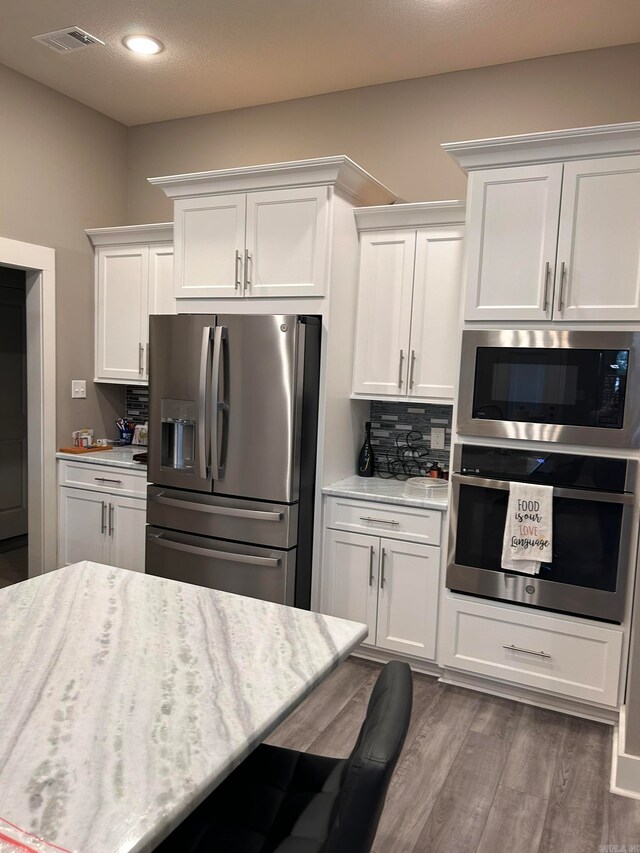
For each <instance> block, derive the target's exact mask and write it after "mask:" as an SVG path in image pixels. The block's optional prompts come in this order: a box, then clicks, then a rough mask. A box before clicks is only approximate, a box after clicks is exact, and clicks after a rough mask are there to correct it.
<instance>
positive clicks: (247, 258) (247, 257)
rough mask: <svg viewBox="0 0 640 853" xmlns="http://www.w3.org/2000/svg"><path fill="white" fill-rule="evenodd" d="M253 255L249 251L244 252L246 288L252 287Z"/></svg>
mask: <svg viewBox="0 0 640 853" xmlns="http://www.w3.org/2000/svg"><path fill="white" fill-rule="evenodd" d="M250 264H251V254H250V253H249V250H248V249H245V250H244V286H245V287H251V274H250Z"/></svg>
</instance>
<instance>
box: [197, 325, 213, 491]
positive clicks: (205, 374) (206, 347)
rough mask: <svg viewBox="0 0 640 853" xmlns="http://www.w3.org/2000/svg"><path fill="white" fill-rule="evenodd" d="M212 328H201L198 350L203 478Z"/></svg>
mask: <svg viewBox="0 0 640 853" xmlns="http://www.w3.org/2000/svg"><path fill="white" fill-rule="evenodd" d="M212 332H213V329H212V327H211V326H205V327H204V329H203V330H202V346H201V350H200V394H199V400H198V462H199V471H198V473H199V475H200V477H201V478H202V479H203V480H206V479H208V478H209V476H210V473H211V464H210V458H209V450H210V448H211V444H210V441H209V435H210V431H211V425H210V424H209V423H208V422H207V389H208V388H209V384H210V382H211V373H210V365H211V360H210V358H209V352H210V350H211V343H210V341H211V334H212Z"/></svg>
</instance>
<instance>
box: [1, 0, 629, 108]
mask: <svg viewBox="0 0 640 853" xmlns="http://www.w3.org/2000/svg"><path fill="white" fill-rule="evenodd" d="M0 5H1V12H2V24H1V26H0V62H1V63H3V64H5V65H7V66H9V67H10V68H13V69H15V70H16V71H20V72H22V73H23V74H26V75H27V76H29V77H32V78H33V79H35V80H39V81H40V82H42V83H45V84H46V85H48V86H51V87H52V88H53V89H57V90H58V91H60V92H63V93H64V94H65V95H69V96H70V97H72V98H75V99H76V100H78V101H81V102H82V103H84V104H87V105H89V106H91V107H93V108H95V109H96V110H99V111H100V112H103V113H105V114H106V115H108V116H111V117H112V118H115V119H117V120H118V121H120V122H123V123H124V124H126V125H133V124H144V123H147V122H152V121H161V120H164V119H172V118H181V117H184V116H190V115H198V114H201V113H209V112H216V111H219V110H228V109H235V108H238V107H246V106H252V105H255V104H266V103H272V102H274V101H283V100H289V99H291V98H299V97H305V96H308V95H316V94H320V93H324V92H334V91H340V90H345V89H352V88H357V87H359V86H368V85H371V84H375V83H386V82H390V81H393V80H403V79H408V78H412V77H423V76H427V75H431V74H441V73H443V72H447V71H457V70H461V69H465V68H477V67H481V66H486V65H495V64H500V63H504V62H512V61H515V60H521V59H530V58H533V57H538V56H548V55H551V54H558V53H570V52H573V51H578V50H588V49H591V48H598V47H607V46H611V45H617V44H627V43H631V42H638V41H640V0H102V2H100V0H0ZM72 25H74V26H78V27H80V28H82V29H84V30H86V31H88V32H89V33H91V34H92V35H95V36H97V37H98V38H100V39H102V40H103V41H104V42H106V46H105V47H92V48H88V49H85V50H80V51H77V52H73V53H69V54H65V55H60V54H57V53H55V52H54V51H52V50H49V49H48V48H46V47H44V46H42V45H40V44H38V43H36V42H34V41H33V40H32V36H34V35H39V34H40V33H44V32H49V31H51V30H58V29H62V28H63V27H69V26H72ZM134 32H144V33H149V34H152V35H155V36H156V37H158V38H159V39H160V40H161V41H163V42H164V44H165V45H166V50H165V51H164V52H163V53H161V54H160V55H159V56H156V57H151V58H150V57H146V58H140V57H136V56H134V55H133V54H131V53H130V52H129V51H127V50H125V48H124V47H123V46H122V44H121V39H122V37H123V36H124V35H125V34H127V33H134Z"/></svg>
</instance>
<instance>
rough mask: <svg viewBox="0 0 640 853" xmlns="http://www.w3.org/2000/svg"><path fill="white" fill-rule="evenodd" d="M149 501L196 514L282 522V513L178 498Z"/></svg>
mask: <svg viewBox="0 0 640 853" xmlns="http://www.w3.org/2000/svg"><path fill="white" fill-rule="evenodd" d="M149 500H150V501H153V503H157V504H166V506H176V507H179V508H180V509H192V510H195V511H196V512H208V513H211V515H230V516H232V517H233V518H252V519H255V520H256V521H282V519H283V518H284V513H283V512H265V511H264V510H260V509H239V508H236V507H232V506H209V505H207V504H200V503H196V502H195V501H183V500H180V499H179V498H165V497H164V495H161V494H160V495H150V496H149Z"/></svg>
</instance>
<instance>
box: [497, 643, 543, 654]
mask: <svg viewBox="0 0 640 853" xmlns="http://www.w3.org/2000/svg"><path fill="white" fill-rule="evenodd" d="M502 648H503V649H507V651H509V652H522V653H523V654H525V655H535V656H536V657H537V658H550V657H551V655H550V654H549V653H548V652H536V651H534V650H533V649H522V648H520V646H514V645H513V644H511V645H505V644H504V643H503V644H502Z"/></svg>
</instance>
